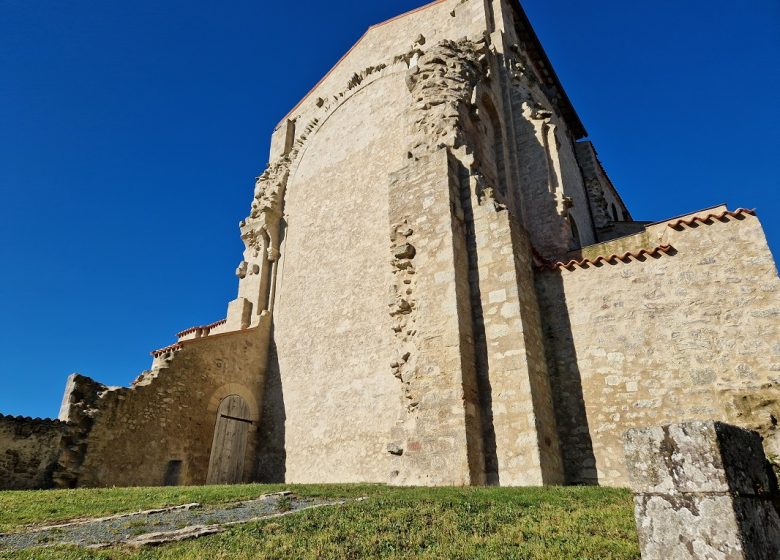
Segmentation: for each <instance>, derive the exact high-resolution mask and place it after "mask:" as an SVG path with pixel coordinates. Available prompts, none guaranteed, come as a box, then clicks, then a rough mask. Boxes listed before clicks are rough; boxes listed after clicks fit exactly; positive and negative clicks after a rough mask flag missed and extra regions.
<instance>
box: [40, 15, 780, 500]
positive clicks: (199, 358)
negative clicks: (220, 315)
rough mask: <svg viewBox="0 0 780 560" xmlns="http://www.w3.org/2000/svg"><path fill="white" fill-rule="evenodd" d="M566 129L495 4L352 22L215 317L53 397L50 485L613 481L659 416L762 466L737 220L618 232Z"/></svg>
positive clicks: (294, 121) (267, 186) (265, 183)
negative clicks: (731, 430)
mask: <svg viewBox="0 0 780 560" xmlns="http://www.w3.org/2000/svg"><path fill="white" fill-rule="evenodd" d="M586 136H587V133H586V131H585V129H584V126H583V125H582V123H581V122H580V120H579V118H578V117H577V114H576V112H575V111H574V108H573V107H572V105H571V102H570V101H569V99H568V97H567V96H566V93H565V92H564V91H563V88H562V86H561V84H560V81H559V80H558V78H557V76H556V75H555V73H554V71H553V70H552V66H551V64H550V61H549V60H548V59H547V57H546V55H545V54H544V51H543V49H542V47H541V45H540V44H539V41H538V39H537V38H536V35H535V34H534V32H533V29H532V28H531V26H530V23H529V22H528V19H527V17H526V16H525V14H524V12H523V10H522V9H521V8H520V6H519V5H518V4H517V3H516V2H515V1H514V0H438V1H436V2H433V3H432V4H429V5H427V6H424V7H423V8H420V9H418V10H415V11H413V12H410V13H408V14H405V15H403V16H399V17H398V18H394V19H392V20H390V21H387V22H385V23H383V24H379V25H376V26H373V27H372V28H370V29H369V30H368V31H367V32H366V34H365V35H364V36H363V37H362V38H361V40H360V41H359V42H358V43H357V44H356V45H355V46H354V47H353V48H352V49H351V50H350V51H349V53H347V54H346V55H345V56H344V58H342V60H341V61H339V63H338V64H337V65H336V66H335V67H334V68H333V69H332V70H331V71H330V72H329V73H328V74H327V75H326V76H325V77H324V78H323V79H322V80H321V81H320V83H318V84H317V85H316V86H315V87H314V89H313V90H312V91H311V92H310V93H309V94H308V95H307V96H306V97H305V98H304V99H303V100H302V101H301V102H300V103H299V104H298V105H297V106H296V107H295V108H294V109H293V110H292V111H291V112H290V113H289V114H288V115H287V116H285V117H284V118H283V119H282V121H281V123H280V124H279V126H278V127H277V128H276V129H275V130H274V132H273V136H272V140H271V154H270V163H269V165H268V167H267V169H266V170H265V171H264V172H263V173H262V174H261V175H260V176H259V177H257V179H256V181H255V186H254V195H253V197H252V203H251V206H250V208H249V213H248V216H247V217H246V218H245V219H244V220H243V221H242V222H241V223H240V226H239V228H240V235H241V239H242V240H243V242H244V252H243V255H242V259H241V261H240V262H239V264H238V266H237V268H236V275H237V277H238V290H237V291H238V293H237V297H236V299H234V300H233V301H231V302H229V303H228V305H227V312H226V315H225V318H224V319H220V320H218V321H216V322H214V323H211V324H209V325H204V326H196V327H191V328H188V329H185V330H184V331H181V332H180V333H179V334H178V336H177V341H176V342H175V343H174V344H172V345H169V346H166V347H165V348H162V349H160V350H156V351H154V352H153V353H152V354H153V362H152V366H151V368H150V370H149V371H146V372H143V373H142V374H141V375H140V376H139V377H138V378H137V379H136V380H135V381H134V382H133V383H132V385H131V386H130V387H127V388H109V387H105V386H102V385H100V384H99V383H97V382H94V381H92V380H89V379H87V378H83V377H75V378H71V380H70V381H69V385H68V389H67V390H66V398H65V399H64V402H63V410H62V412H61V418H63V419H67V420H68V421H69V422H70V423H71V424H72V425H73V429H72V430H71V431H70V432H68V436H67V437H63V439H62V443H61V445H60V447H61V453H60V456H59V458H58V460H57V461H56V462H57V466H56V469H55V474H54V480H55V481H56V483H57V484H59V485H61V486H74V485H81V486H99V485H111V484H145V485H157V484H196V483H204V482H209V483H212V482H239V481H248V480H258V481H264V482H281V481H287V482H299V483H310V482H311V483H314V482H390V483H393V484H428V485H432V484H457V485H466V484H505V485H523V484H558V483H590V484H595V483H599V484H618V485H621V484H626V482H627V478H626V466H625V463H624V461H623V460H622V458H621V457H622V454H621V453H620V446H621V439H620V438H621V434H622V433H623V431H625V429H627V428H630V427H635V426H644V425H648V424H656V423H658V422H659V421H661V420H663V421H674V420H679V419H681V418H707V419H709V418H726V419H729V420H730V421H732V422H735V423H738V424H740V425H744V426H749V427H751V428H753V429H756V430H758V431H760V432H761V433H762V435H764V436H765V437H766V445H767V448H768V449H769V450H773V449H774V450H780V449H778V448H777V446H778V445H779V444H778V441H780V438H778V437H777V436H776V435H775V431H776V425H777V420H776V419H777V418H778V417H780V416H778V415H780V410H778V402H780V401H779V400H778V399H780V395H778V394H777V393H778V387H780V379H776V377H777V376H776V375H775V373H776V372H775V370H777V363H776V362H778V360H780V358H778V351H779V350H778V338H777V337H778V334H777V331H776V318H777V308H778V304H777V284H778V279H777V273H776V270H775V268H774V263H773V261H772V258H771V255H770V254H769V251H768V248H767V246H766V242H765V240H764V237H763V233H762V231H761V227H760V224H759V223H758V220H757V218H756V217H755V215H754V214H753V213H751V212H746V211H739V212H734V213H728V212H726V210H725V208H717V209H708V210H706V211H703V212H700V213H696V214H691V215H689V216H686V217H685V218H684V219H683V220H682V221H680V220H672V221H667V222H660V223H658V224H648V223H646V222H635V221H633V219H632V217H631V214H630V213H629V211H628V209H627V208H626V207H625V205H624V204H623V202H622V200H621V198H620V196H619V195H618V193H617V190H616V189H615V186H614V185H613V184H612V183H611V181H610V180H609V178H608V177H607V175H606V173H605V171H604V169H603V167H602V165H601V163H600V162H599V161H598V159H597V156H596V152H595V149H594V148H593V146H592V145H591V144H590V142H587V141H584V140H583V139H584V138H585V137H586ZM710 214H712V216H710ZM773 372H775V373H773Z"/></svg>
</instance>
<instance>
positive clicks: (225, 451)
mask: <svg viewBox="0 0 780 560" xmlns="http://www.w3.org/2000/svg"><path fill="white" fill-rule="evenodd" d="M250 424H252V420H251V419H250V414H249V405H247V403H246V401H245V400H244V399H242V398H241V397H239V396H238V395H230V396H227V397H225V398H224V399H222V402H220V404H219V410H218V411H217V422H216V425H215V426H214V439H213V441H212V443H211V458H210V459H209V473H208V476H207V477H206V484H239V483H241V482H244V459H245V457H246V445H247V438H248V435H249V426H250Z"/></svg>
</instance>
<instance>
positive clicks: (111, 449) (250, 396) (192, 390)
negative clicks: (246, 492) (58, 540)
mask: <svg viewBox="0 0 780 560" xmlns="http://www.w3.org/2000/svg"><path fill="white" fill-rule="evenodd" d="M269 329H270V321H269V320H268V319H266V320H265V321H263V322H261V324H260V326H259V327H257V328H253V329H247V330H243V331H239V332H233V333H226V334H220V335H212V336H209V337H205V338H199V339H195V340H191V341H187V342H184V343H182V344H181V348H180V349H178V350H176V351H175V352H173V353H172V355H171V356H170V357H169V358H168V359H167V360H166V361H164V362H163V363H161V364H159V365H160V366H161V367H160V368H159V369H156V370H153V371H151V372H147V373H146V374H145V375H143V376H141V377H140V378H139V380H137V383H136V384H135V385H134V386H132V387H130V388H116V389H109V390H108V391H107V392H106V393H104V394H103V395H102V396H101V398H100V401H99V403H98V404H97V410H96V411H95V412H94V417H93V424H92V427H91V430H90V431H89V435H88V439H87V445H86V454H85V457H84V460H83V463H82V465H81V468H80V472H79V473H78V485H79V486H112V485H122V486H160V485H163V484H165V483H176V484H204V483H205V482H206V474H207V472H208V467H209V457H210V453H211V446H212V438H213V435H214V427H215V423H216V419H217V410H218V408H219V405H220V402H221V401H222V399H224V398H225V397H227V396H230V395H239V396H240V397H242V398H243V399H244V400H245V401H246V402H247V404H248V405H249V409H250V414H251V419H252V420H253V421H255V422H257V421H259V420H260V415H261V408H260V407H261V403H262V396H263V382H264V375H263V374H264V365H265V363H266V358H267V354H266V346H265V343H266V342H267V337H268V335H269ZM256 431H257V425H256V424H255V425H253V426H251V427H250V429H249V432H250V433H249V445H248V450H247V458H246V461H245V473H244V477H243V478H244V480H246V481H249V480H252V479H253V478H254V476H255V473H254V469H255V465H256V462H255V460H254V457H255V449H256ZM171 461H181V465H180V467H179V468H180V470H179V471H178V472H179V477H178V479H177V480H175V481H166V480H165V477H166V473H167V472H169V469H170V462H171Z"/></svg>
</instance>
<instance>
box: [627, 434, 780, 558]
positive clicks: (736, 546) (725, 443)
mask: <svg viewBox="0 0 780 560" xmlns="http://www.w3.org/2000/svg"><path fill="white" fill-rule="evenodd" d="M626 463H627V465H628V471H629V476H630V479H631V485H632V489H633V490H634V493H635V497H634V505H635V513H636V521H637V528H638V530H639V540H640V545H641V548H642V558H643V559H644V560H678V559H679V560H682V559H686V560H687V559H700V558H710V559H713V560H737V559H745V560H770V559H773V558H777V557H778V555H780V517H778V510H777V504H778V503H779V502H778V498H779V497H780V496H779V495H778V492H777V481H776V479H775V476H774V473H773V472H772V470H771V468H769V464H768V462H767V460H766V457H765V456H764V452H763V449H762V447H761V438H760V436H759V435H758V434H756V433H755V432H750V431H748V430H743V429H740V428H737V427H735V426H730V425H727V424H723V423H720V422H690V423H685V424H672V425H666V426H660V427H653V428H644V429H635V430H630V431H629V432H628V433H627V434H626Z"/></svg>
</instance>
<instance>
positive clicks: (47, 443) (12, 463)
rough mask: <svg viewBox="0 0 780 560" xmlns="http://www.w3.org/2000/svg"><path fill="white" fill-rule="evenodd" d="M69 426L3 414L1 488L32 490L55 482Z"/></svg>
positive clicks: (56, 421)
mask: <svg viewBox="0 0 780 560" xmlns="http://www.w3.org/2000/svg"><path fill="white" fill-rule="evenodd" d="M68 431H69V426H68V425H67V424H66V423H64V422H60V421H59V420H41V419H40V418H27V417H21V416H3V415H2V414H0V490H30V489H33V488H47V487H50V486H52V485H53V483H54V480H53V475H54V471H55V469H56V468H57V460H58V458H59V454H60V442H61V440H62V439H63V437H66V436H67V434H68Z"/></svg>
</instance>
